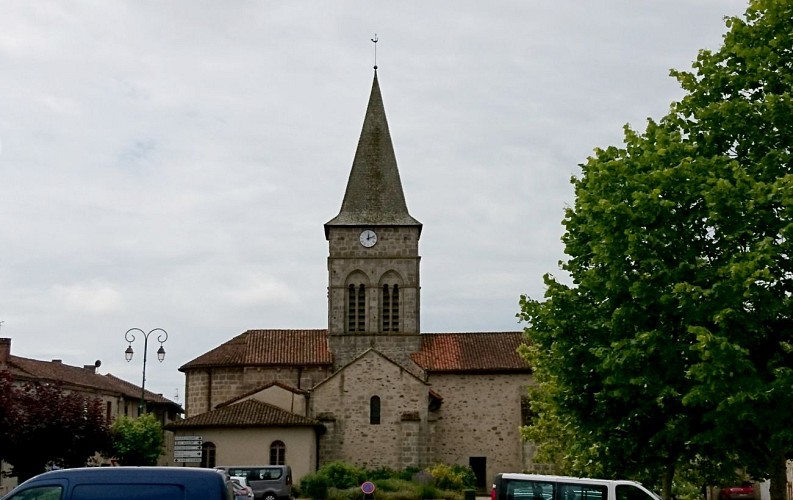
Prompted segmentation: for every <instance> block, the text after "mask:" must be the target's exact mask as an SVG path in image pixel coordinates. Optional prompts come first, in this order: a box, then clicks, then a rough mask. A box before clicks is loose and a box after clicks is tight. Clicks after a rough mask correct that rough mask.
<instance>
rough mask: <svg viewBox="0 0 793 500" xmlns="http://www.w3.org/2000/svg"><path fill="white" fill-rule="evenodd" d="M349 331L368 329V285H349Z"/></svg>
mask: <svg viewBox="0 0 793 500" xmlns="http://www.w3.org/2000/svg"><path fill="white" fill-rule="evenodd" d="M347 331H348V332H365V331H366V285H358V286H355V285H349V286H348V287H347Z"/></svg>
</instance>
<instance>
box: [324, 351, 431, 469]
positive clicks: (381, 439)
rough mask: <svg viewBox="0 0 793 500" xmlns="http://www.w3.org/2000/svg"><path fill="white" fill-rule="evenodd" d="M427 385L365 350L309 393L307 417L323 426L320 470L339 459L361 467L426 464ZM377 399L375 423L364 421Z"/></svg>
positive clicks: (366, 419) (397, 467)
mask: <svg viewBox="0 0 793 500" xmlns="http://www.w3.org/2000/svg"><path fill="white" fill-rule="evenodd" d="M428 393H429V387H428V386H427V385H426V384H424V383H423V382H422V381H421V380H419V379H417V378H416V377H414V376H413V375H411V374H410V373H409V372H408V371H407V370H405V369H403V368H401V367H399V366H397V365H395V364H394V363H393V362H391V361H389V360H387V359H386V358H384V357H383V356H381V355H380V354H378V353H376V352H374V351H369V352H368V353H367V354H366V355H364V356H362V357H361V358H359V359H358V360H357V361H355V362H354V363H352V364H351V365H349V366H347V367H346V368H345V369H344V370H343V371H342V372H339V373H337V374H335V375H334V376H333V377H331V378H329V379H328V380H326V381H325V382H323V383H322V384H320V385H319V386H318V387H316V388H315V389H314V391H313V392H312V395H311V405H312V416H313V417H314V418H317V419H319V420H320V421H322V422H323V424H325V426H326V428H327V432H326V433H325V434H324V435H323V436H321V437H320V466H321V465H322V464H325V463H328V462H331V461H336V460H342V461H345V462H349V463H352V464H355V465H359V466H366V467H372V468H375V467H391V468H395V469H400V468H404V467H407V466H411V465H425V464H427V459H428V457H427V449H428V448H427V446H428V443H429V435H428V425H427V402H428ZM372 396H378V397H379V398H380V424H372V423H370V401H371V398H372Z"/></svg>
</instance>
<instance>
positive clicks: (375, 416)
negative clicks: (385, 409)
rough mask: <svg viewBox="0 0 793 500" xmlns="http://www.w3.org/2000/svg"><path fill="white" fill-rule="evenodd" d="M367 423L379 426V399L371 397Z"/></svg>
mask: <svg viewBox="0 0 793 500" xmlns="http://www.w3.org/2000/svg"><path fill="white" fill-rule="evenodd" d="M369 423H370V424H371V425H379V424H380V397H379V396H372V398H371V399H370V400H369Z"/></svg>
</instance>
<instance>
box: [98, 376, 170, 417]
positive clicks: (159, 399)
mask: <svg viewBox="0 0 793 500" xmlns="http://www.w3.org/2000/svg"><path fill="white" fill-rule="evenodd" d="M104 377H107V378H108V379H109V380H110V381H111V382H113V384H115V385H116V387H118V388H119V390H120V391H122V392H123V394H124V395H125V396H127V397H133V398H140V387H139V386H137V385H135V384H133V383H131V382H127V381H126V380H122V379H120V378H118V377H116V376H115V375H112V374H110V373H108V374H107V375H104ZM145 399H146V401H147V402H148V403H161V404H171V405H174V406H176V407H179V404H178V403H175V402H173V401H171V400H170V399H168V398H166V397H164V396H163V395H162V394H155V393H153V392H150V391H145ZM179 410H180V413H183V412H182V411H181V410H182V408H181V407H179Z"/></svg>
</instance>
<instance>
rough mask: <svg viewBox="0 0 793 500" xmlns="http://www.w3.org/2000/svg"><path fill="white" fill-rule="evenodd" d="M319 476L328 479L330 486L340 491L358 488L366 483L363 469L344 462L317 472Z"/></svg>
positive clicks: (334, 463) (330, 465) (326, 466)
mask: <svg viewBox="0 0 793 500" xmlns="http://www.w3.org/2000/svg"><path fill="white" fill-rule="evenodd" d="M317 474H320V475H322V476H325V477H326V478H327V480H328V486H331V487H333V488H338V489H340V490H344V489H347V488H353V487H358V486H360V485H361V483H362V482H363V481H364V480H363V479H362V478H363V476H364V473H363V470H362V469H359V468H358V467H355V466H354V465H348V464H345V463H342V462H332V463H329V464H327V465H325V466H323V467H322V468H321V469H320V470H319V471H317Z"/></svg>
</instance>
